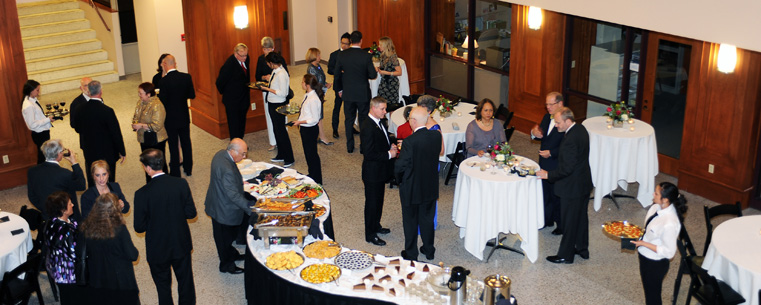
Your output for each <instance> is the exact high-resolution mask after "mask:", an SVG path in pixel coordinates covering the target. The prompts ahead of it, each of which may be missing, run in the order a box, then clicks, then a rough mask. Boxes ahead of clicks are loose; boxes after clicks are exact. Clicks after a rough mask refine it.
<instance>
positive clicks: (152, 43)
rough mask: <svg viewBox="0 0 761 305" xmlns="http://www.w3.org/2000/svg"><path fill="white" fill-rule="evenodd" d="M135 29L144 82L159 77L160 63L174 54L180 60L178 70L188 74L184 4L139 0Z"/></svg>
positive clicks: (169, 1)
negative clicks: (158, 63) (165, 54)
mask: <svg viewBox="0 0 761 305" xmlns="http://www.w3.org/2000/svg"><path fill="white" fill-rule="evenodd" d="M134 6H135V25H136V27H137V41H138V49H139V52H138V53H139V54H140V67H141V71H142V77H141V78H142V79H143V81H151V79H152V78H153V75H154V74H156V68H157V67H158V66H157V60H158V59H159V56H161V54H162V53H170V54H172V55H174V57H175V58H176V60H177V70H179V71H182V72H187V71H188V70H187V69H188V60H187V52H186V50H185V42H184V41H181V40H180V35H181V34H182V33H184V32H185V30H184V27H185V25H184V23H183V17H182V1H181V0H135V1H134Z"/></svg>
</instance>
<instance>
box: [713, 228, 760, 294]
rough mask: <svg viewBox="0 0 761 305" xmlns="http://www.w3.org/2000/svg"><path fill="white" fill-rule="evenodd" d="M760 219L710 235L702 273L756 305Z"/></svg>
mask: <svg viewBox="0 0 761 305" xmlns="http://www.w3.org/2000/svg"><path fill="white" fill-rule="evenodd" d="M759 253H761V215H755V216H742V217H737V218H733V219H730V220H727V221H725V222H723V223H721V224H720V225H719V226H718V227H716V229H715V230H714V231H713V235H712V237H711V244H710V245H709V246H708V251H706V254H705V259H704V260H703V266H702V267H703V269H705V270H707V271H708V273H709V274H711V275H713V276H715V277H716V278H717V279H719V280H722V281H724V282H725V283H727V284H728V285H729V286H730V287H732V289H734V290H735V291H737V292H738V293H739V294H740V295H742V296H743V297H744V298H745V303H743V304H748V305H755V304H758V302H759V299H758V291H759V289H761V260H759V259H758V254H759Z"/></svg>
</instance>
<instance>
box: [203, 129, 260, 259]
mask: <svg viewBox="0 0 761 305" xmlns="http://www.w3.org/2000/svg"><path fill="white" fill-rule="evenodd" d="M247 151H248V145H246V142H244V141H243V140H241V139H240V138H235V139H232V141H230V144H229V145H227V149H223V150H220V151H219V152H217V153H216V154H215V155H214V158H213V159H212V160H211V178H210V179H209V190H208V191H206V215H209V217H211V224H212V230H213V235H214V243H215V244H216V245H217V254H218V255H219V272H227V273H230V274H240V273H243V268H239V267H237V266H236V265H235V261H236V260H242V259H243V258H244V256H243V255H241V254H240V253H238V250H235V248H234V247H233V246H232V243H233V241H234V240H235V237H236V235H237V234H238V228H239V226H240V224H241V222H242V221H243V217H244V215H246V216H247V215H251V206H252V205H254V203H255V202H254V201H251V200H248V199H246V197H244V195H243V177H242V176H241V174H240V172H239V171H238V166H237V165H235V163H237V162H239V161H240V160H243V158H245V157H246V152H247Z"/></svg>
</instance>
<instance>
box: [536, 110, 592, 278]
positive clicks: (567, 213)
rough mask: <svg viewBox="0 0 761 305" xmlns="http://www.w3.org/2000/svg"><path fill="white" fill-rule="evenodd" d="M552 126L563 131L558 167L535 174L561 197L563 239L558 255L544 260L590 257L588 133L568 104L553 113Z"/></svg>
mask: <svg viewBox="0 0 761 305" xmlns="http://www.w3.org/2000/svg"><path fill="white" fill-rule="evenodd" d="M553 117H554V120H555V126H556V127H557V129H558V131H559V132H565V136H564V137H563V140H562V141H561V142H560V156H559V157H558V167H557V169H555V170H553V171H549V172H548V171H546V170H544V169H542V170H540V171H539V172H537V176H539V177H540V178H542V179H547V180H548V181H549V182H550V183H555V195H557V196H558V197H560V205H561V206H562V208H561V212H562V213H561V215H560V219H561V220H560V223H562V224H563V239H561V240H560V247H559V249H558V253H557V255H553V256H548V257H547V260H548V261H550V262H552V263H556V264H560V263H565V264H571V263H573V258H574V256H575V255H577V254H578V255H579V256H581V258H583V259H589V217H588V216H587V209H588V207H589V192H590V191H592V174H591V170H590V169H589V133H587V129H586V128H584V125H581V124H576V123H575V121H574V116H573V112H572V111H571V109H569V108H567V107H563V108H560V109H558V111H557V112H555V114H554V116H553Z"/></svg>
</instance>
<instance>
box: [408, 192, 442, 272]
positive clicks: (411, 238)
mask: <svg viewBox="0 0 761 305" xmlns="http://www.w3.org/2000/svg"><path fill="white" fill-rule="evenodd" d="M435 214H436V200H431V201H429V202H423V203H420V204H409V205H404V204H402V225H403V226H404V251H405V252H406V253H407V257H408V258H413V259H414V258H417V255H418V250H417V235H418V227H419V228H420V239H422V240H423V247H422V248H421V249H422V250H423V251H424V252H425V253H426V254H429V255H433V254H434V252H436V248H435V247H434V246H433V238H434V229H433V218H434V216H435Z"/></svg>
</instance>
